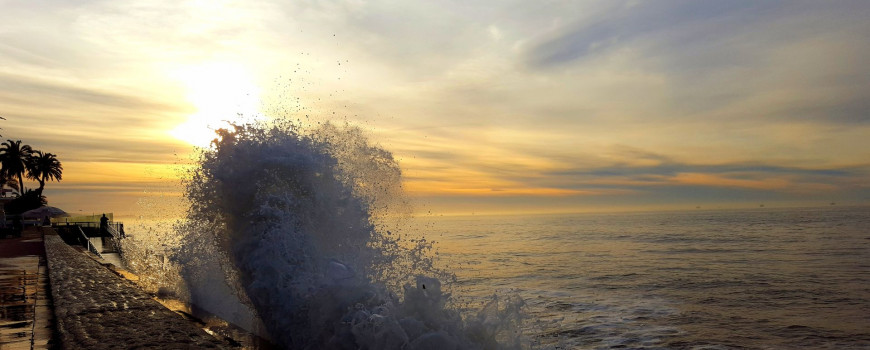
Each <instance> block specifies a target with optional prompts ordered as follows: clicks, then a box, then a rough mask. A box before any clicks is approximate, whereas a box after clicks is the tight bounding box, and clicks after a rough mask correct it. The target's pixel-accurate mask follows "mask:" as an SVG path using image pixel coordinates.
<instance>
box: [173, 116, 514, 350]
mask: <svg viewBox="0 0 870 350" xmlns="http://www.w3.org/2000/svg"><path fill="white" fill-rule="evenodd" d="M197 163H198V164H197V165H198V166H197V167H195V168H193V169H192V170H191V171H190V172H189V173H188V174H187V176H186V179H185V183H184V185H185V187H186V190H185V196H186V199H187V201H188V202H189V209H188V211H187V215H186V218H185V219H184V220H183V221H182V222H181V223H179V224H178V225H176V227H175V230H176V232H177V233H178V234H179V235H181V236H183V238H182V239H181V240H180V242H181V243H180V246H178V247H175V248H174V249H170V250H171V251H172V263H173V265H174V266H176V267H177V269H178V273H179V275H180V276H181V278H182V279H183V283H182V284H183V286H182V287H183V288H178V290H179V291H181V294H182V296H183V297H185V298H186V299H187V300H189V301H190V302H191V303H193V304H195V305H198V306H200V307H202V308H205V309H207V310H209V311H211V312H212V313H215V314H217V315H219V316H221V317H224V318H227V319H229V320H230V321H231V322H234V323H237V324H244V323H249V324H252V325H254V328H257V327H256V326H257V325H260V327H263V329H260V330H259V331H260V333H261V334H264V335H266V336H267V337H269V338H270V339H271V340H272V341H273V342H275V343H276V344H278V345H279V346H282V347H285V348H294V349H295V348H300V349H320V348H333V349H344V348H353V349H358V348H359V349H433V348H439V349H466V348H468V349H475V348H479V349H494V348H517V347H519V346H520V340H519V339H520V338H519V331H518V330H519V329H520V327H519V325H518V322H519V319H520V317H521V313H520V312H519V310H518V306H519V305H521V301H518V300H501V301H499V300H497V299H494V300H493V301H492V302H490V304H489V305H487V307H486V308H484V310H483V311H481V312H480V313H478V314H476V315H472V317H466V318H465V319H463V318H462V317H461V316H460V314H459V312H458V311H456V309H455V308H453V307H452V306H451V305H450V300H451V296H450V293H449V292H447V291H446V290H445V289H443V288H444V287H448V286H442V282H446V283H448V284H449V283H450V281H451V280H452V274H451V273H449V271H445V270H439V269H437V268H435V267H434V261H433V259H432V257H431V254H430V251H431V249H432V242H430V241H428V240H426V239H422V238H415V239H411V238H409V237H407V236H403V235H401V234H399V233H398V232H397V231H396V230H395V228H396V225H392V224H389V221H390V219H391V218H395V217H401V216H402V214H407V213H408V212H409V211H408V209H407V205H406V203H405V200H404V199H403V198H404V197H403V195H402V190H401V171H400V169H399V167H398V164H397V162H396V161H395V160H394V159H393V157H392V155H391V154H390V153H389V152H387V151H385V150H383V149H382V148H380V147H377V146H374V145H372V144H371V143H370V142H369V141H368V140H367V139H366V138H365V137H364V135H363V133H362V132H361V131H360V130H359V129H358V128H353V127H348V126H335V125H331V124H325V125H322V126H320V127H318V128H314V129H310V130H307V131H301V130H300V129H299V128H297V127H296V125H294V124H292V123H289V122H276V123H274V124H270V125H237V126H233V127H232V128H231V129H225V130H219V131H218V138H217V139H216V140H215V142H214V143H213V146H212V147H211V148H208V149H205V150H203V152H202V153H201V154H200V157H199V160H198V162H197ZM397 213H398V214H400V215H396V214H397ZM391 228H392V229H391ZM447 289H449V288H447ZM499 302H501V303H499ZM246 319H247V320H250V319H256V320H257V321H249V322H245V320H246ZM259 321H262V322H259ZM255 331H258V330H255Z"/></svg>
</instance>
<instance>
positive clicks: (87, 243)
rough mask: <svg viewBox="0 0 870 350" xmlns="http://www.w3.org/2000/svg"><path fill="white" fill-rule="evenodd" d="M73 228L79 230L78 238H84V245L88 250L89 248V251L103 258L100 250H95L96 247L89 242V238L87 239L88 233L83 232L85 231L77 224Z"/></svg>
mask: <svg viewBox="0 0 870 350" xmlns="http://www.w3.org/2000/svg"><path fill="white" fill-rule="evenodd" d="M75 228H76V229H77V230H79V236H80V238H81V239H84V240H85V245H86V247H87V248H88V250H89V251H90V252H91V253H94V254H96V255H97V256H99V257H100V258H101V259H102V258H103V254H100V252H98V251H97V247H94V245H93V244H91V240H90V239H88V235H86V234H85V231H82V227H81V226H79V225H76V226H75Z"/></svg>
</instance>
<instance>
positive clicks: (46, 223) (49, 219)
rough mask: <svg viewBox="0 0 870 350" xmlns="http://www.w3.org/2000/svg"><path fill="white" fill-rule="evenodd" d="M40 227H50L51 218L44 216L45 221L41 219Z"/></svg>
mask: <svg viewBox="0 0 870 350" xmlns="http://www.w3.org/2000/svg"><path fill="white" fill-rule="evenodd" d="M42 226H51V218H50V217H48V215H46V216H45V219H42Z"/></svg>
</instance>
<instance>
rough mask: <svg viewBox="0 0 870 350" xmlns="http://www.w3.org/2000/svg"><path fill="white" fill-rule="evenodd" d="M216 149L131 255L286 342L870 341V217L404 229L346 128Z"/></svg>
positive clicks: (397, 175)
mask: <svg viewBox="0 0 870 350" xmlns="http://www.w3.org/2000/svg"><path fill="white" fill-rule="evenodd" d="M218 136H219V138H218V141H217V142H216V143H215V144H214V145H213V147H212V148H209V149H206V150H203V152H202V154H201V156H200V158H199V159H198V160H197V161H196V164H195V166H193V167H190V168H189V169H190V170H189V172H188V173H187V174H185V176H184V183H183V185H184V187H185V190H184V200H183V202H184V203H183V205H181V207H183V209H182V210H181V212H180V213H179V217H180V219H166V220H161V221H160V222H161V223H160V224H156V225H150V226H149V225H144V226H142V225H138V226H136V225H131V227H130V229H129V230H128V234H129V235H128V238H127V239H125V240H124V243H123V244H122V253H123V258H124V261H125V265H126V266H127V267H128V268H130V269H132V270H133V272H135V273H137V274H139V276H140V279H139V283H140V284H142V285H143V286H144V287H146V288H147V289H149V290H152V291H158V292H159V293H160V294H161V295H170V296H173V297H176V298H179V299H181V300H183V301H185V302H187V303H189V304H191V305H193V306H195V307H196V308H199V309H202V310H205V311H207V312H209V313H211V314H213V315H216V316H218V317H220V318H222V319H224V320H227V321H229V322H231V323H233V324H235V325H238V326H240V327H242V328H244V329H247V330H249V331H251V332H253V333H256V334H258V335H261V336H263V337H265V338H267V339H269V340H271V341H272V342H273V343H274V344H276V345H277V346H278V347H282V348H288V349H439V350H447V349H520V348H529V347H531V348H572V349H573V348H579V349H595V348H649V349H652V348H662V349H669V348H673V349H730V348H735V349H744V348H749V349H754V348H757V349H770V348H773V349H777V348H782V349H790V348H812V349H817V348H831V349H835V348H836V349H842V348H867V347H868V346H870V335H868V331H867V329H868V328H870V327H868V325H870V322H868V316H867V315H868V314H870V312H868V311H870V310H868V299H870V296H868V285H870V283H868V282H870V277H868V269H870V268H868V261H870V259H868V258H870V252H868V251H870V248H868V245H870V240H868V233H867V231H868V227H870V219H868V210H867V208H839V207H834V208H825V209H781V210H776V209H760V208H759V209H756V210H749V211H693V212H668V213H639V214H638V213H636V214H594V215H593V214H587V215H552V216H500V217H453V218H445V217H422V218H416V219H413V218H411V217H410V212H411V211H410V209H409V208H410V206H409V205H408V203H409V202H410V201H409V200H408V199H407V198H406V197H405V196H404V195H403V191H402V180H401V169H400V167H399V164H398V162H397V161H396V160H395V159H393V157H392V154H390V152H388V151H386V150H384V149H382V148H380V147H379V146H377V145H375V144H373V143H372V142H370V141H369V140H368V139H367V138H366V137H365V135H364V133H362V132H361V131H360V129H358V128H354V127H348V126H344V127H337V126H333V125H329V124H326V125H322V126H319V127H316V128H314V129H309V130H305V129H302V128H299V127H298V126H296V125H294V124H293V123H283V124H282V123H276V124H272V125H244V126H235V127H234V128H233V129H231V130H221V131H219V135H218ZM144 211H146V212H153V211H154V210H151V209H149V208H145V210H144ZM170 217H171V215H170ZM164 219H165V218H164ZM433 241H437V243H433Z"/></svg>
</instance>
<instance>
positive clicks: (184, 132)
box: [169, 62, 260, 147]
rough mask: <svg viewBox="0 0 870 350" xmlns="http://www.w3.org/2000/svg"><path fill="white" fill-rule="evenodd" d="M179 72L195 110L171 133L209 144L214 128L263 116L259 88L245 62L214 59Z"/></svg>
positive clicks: (183, 139) (202, 144) (193, 143)
mask: <svg viewBox="0 0 870 350" xmlns="http://www.w3.org/2000/svg"><path fill="white" fill-rule="evenodd" d="M173 75H174V76H176V77H177V78H178V79H179V80H180V81H181V82H182V83H183V84H184V85H185V87H186V89H187V99H188V102H190V103H191V104H193V106H194V107H195V108H196V112H195V113H194V114H192V115H190V117H188V119H187V121H185V122H184V123H181V124H179V125H178V126H177V127H175V129H172V130H171V131H169V134H170V135H172V136H174V137H175V138H177V139H179V140H182V141H186V142H188V143H190V144H192V145H195V146H200V147H207V146H208V145H209V143H210V142H211V140H213V139H214V138H215V133H214V130H216V129H219V128H221V127H225V126H227V125H228V124H229V123H230V122H235V123H244V122H251V121H254V120H257V119H259V118H260V116H259V111H260V96H259V95H260V89H259V88H258V87H257V85H256V84H254V82H253V79H252V77H251V74H250V73H249V72H248V71H247V70H246V69H245V67H244V66H242V65H240V64H235V63H226V62H212V63H204V64H199V65H196V66H190V67H186V68H183V69H179V70H178V71H177V72H176V74H173Z"/></svg>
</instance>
